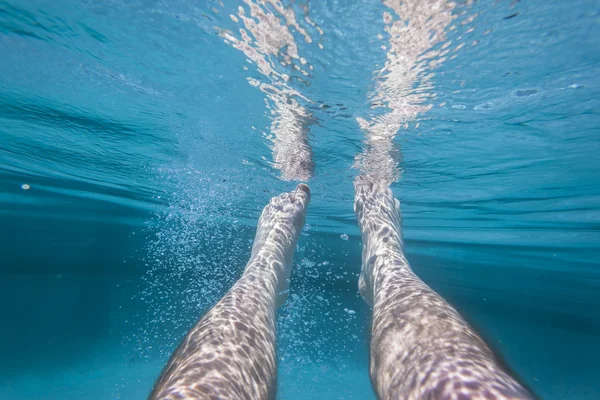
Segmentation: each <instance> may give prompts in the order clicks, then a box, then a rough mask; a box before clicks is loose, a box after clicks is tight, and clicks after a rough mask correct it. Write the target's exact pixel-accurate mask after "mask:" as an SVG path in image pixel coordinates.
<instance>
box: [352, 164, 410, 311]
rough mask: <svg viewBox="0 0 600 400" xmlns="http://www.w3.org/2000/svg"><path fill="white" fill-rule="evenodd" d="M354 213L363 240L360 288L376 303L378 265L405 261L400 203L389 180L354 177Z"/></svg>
mask: <svg viewBox="0 0 600 400" xmlns="http://www.w3.org/2000/svg"><path fill="white" fill-rule="evenodd" d="M354 212H355V213H356V219H357V220H358V226H359V228H360V232H361V235H362V243H363V250H362V267H361V272H360V278H359V279H358V288H359V290H360V294H361V296H362V297H363V299H364V300H365V301H366V302H367V304H369V305H371V306H372V305H373V300H374V299H373V293H374V284H375V276H376V273H377V268H378V266H379V265H380V264H382V261H383V259H388V260H392V259H397V258H400V259H402V260H404V255H403V250H402V231H401V227H402V221H401V218H400V202H399V201H398V200H396V199H395V198H394V196H393V195H392V191H391V190H390V188H389V187H387V185H385V183H383V182H378V181H375V182H373V181H371V180H369V179H368V178H367V177H365V176H358V177H356V179H355V180H354ZM403 262H405V261H403ZM407 266H408V264H407Z"/></svg>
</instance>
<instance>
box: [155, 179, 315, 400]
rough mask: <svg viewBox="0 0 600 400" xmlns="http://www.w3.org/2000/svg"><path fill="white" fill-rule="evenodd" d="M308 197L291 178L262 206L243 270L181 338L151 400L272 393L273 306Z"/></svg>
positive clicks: (260, 396)
mask: <svg viewBox="0 0 600 400" xmlns="http://www.w3.org/2000/svg"><path fill="white" fill-rule="evenodd" d="M309 201H310V191H309V189H308V186H306V185H298V187H297V188H296V190H295V191H293V192H290V193H284V194H282V195H280V196H277V197H274V198H273V199H272V200H271V201H270V203H269V204H268V205H267V206H266V207H265V209H264V210H263V212H262V215H261V217H260V219H259V222H258V229H257V232H256V238H255V240H254V245H253V248H252V255H251V256H250V260H249V261H248V264H247V265H246V268H245V270H244V273H243V275H242V277H241V278H240V279H239V280H238V281H237V282H236V283H235V284H234V285H233V287H232V288H231V289H230V290H229V292H227V294H226V295H225V296H224V297H223V298H222V299H221V301H219V302H218V303H217V304H216V305H215V306H214V307H213V308H212V309H211V310H210V311H209V312H208V313H207V314H206V315H204V317H202V318H201V319H200V320H199V321H198V323H197V324H196V325H195V326H194V327H193V328H192V329H191V330H190V331H189V333H188V334H187V335H186V337H185V338H184V339H183V341H182V343H181V344H180V345H179V347H178V348H177V350H176V351H175V353H174V354H173V356H172V357H171V359H170V360H169V363H168V364H167V366H166V367H165V369H164V370H163V372H162V374H161V376H160V378H159V379H158V381H157V382H156V384H155V386H154V389H153V391H152V393H151V394H150V398H151V399H240V400H242V399H272V398H275V391H276V387H277V385H276V377H277V363H276V358H275V357H276V354H275V313H276V310H277V307H278V306H279V304H281V303H282V302H283V300H284V299H285V295H282V294H281V293H282V292H284V291H285V290H286V289H287V286H288V280H289V276H290V269H291V263H292V258H293V254H294V249H295V247H296V242H297V240H298V235H299V233H300V231H301V229H302V227H303V226H304V219H305V216H306V208H307V206H308V203H309Z"/></svg>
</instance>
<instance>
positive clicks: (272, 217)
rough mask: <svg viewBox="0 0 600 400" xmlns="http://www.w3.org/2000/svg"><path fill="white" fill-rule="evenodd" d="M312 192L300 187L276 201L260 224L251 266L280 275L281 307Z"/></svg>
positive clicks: (278, 280) (265, 212)
mask: <svg viewBox="0 0 600 400" xmlns="http://www.w3.org/2000/svg"><path fill="white" fill-rule="evenodd" d="M309 202H310V189H309V188H308V186H307V185H305V184H303V183H302V184H300V185H298V187H296V189H295V190H293V191H291V192H289V193H283V194H281V195H279V196H277V197H273V198H272V199H271V201H270V202H269V204H267V206H266V207H265V208H264V209H263V212H262V214H261V216H260V219H259V220H258V226H257V230H256V236H255V238H254V244H253V246H252V255H251V256H250V262H249V263H248V266H247V267H246V270H247V269H248V268H249V267H250V266H251V265H254V266H255V265H257V264H261V265H265V266H267V267H268V268H272V269H273V270H274V271H275V273H276V275H277V292H278V293H279V294H280V296H279V297H280V298H279V299H278V304H281V303H283V301H285V298H286V297H287V291H288V287H289V278H290V272H291V266H292V259H293V258H294V250H295V248H296V242H297V241H298V236H299V234H300V231H301V230H302V228H303V227H304V221H305V218H306V209H307V207H308V203H309Z"/></svg>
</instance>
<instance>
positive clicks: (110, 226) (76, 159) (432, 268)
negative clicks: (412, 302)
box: [0, 0, 600, 399]
mask: <svg viewBox="0 0 600 400" xmlns="http://www.w3.org/2000/svg"><path fill="white" fill-rule="evenodd" d="M423 5H426V6H423ZM434 6H435V7H438V6H439V8H435V7H434ZM599 10H600V8H599V7H598V3H597V1H589V0H575V1H571V2H544V1H541V0H532V1H510V0H508V1H504V0H500V1H493V0H485V1H456V2H454V3H452V2H450V1H443V0H438V1H434V0H428V1H424V2H415V1H408V0H406V1H403V2H402V1H391V0H390V1H385V2H373V1H367V0H364V1H359V0H356V1H355V0H349V1H346V2H342V1H333V0H332V1H306V2H290V1H283V2H279V1H275V0H272V1H266V0H265V1H262V0H244V1H239V0H238V1H206V2H194V1H189V0H181V1H172V2H168V1H160V0H138V1H122V0H105V1H88V0H78V1H75V0H65V1H61V2H55V1H49V0H28V1H17V0H10V1H5V0H0V188H1V190H0V227H1V228H2V229H0V250H1V251H0V304H1V305H0V317H1V318H2V321H3V324H2V329H0V353H1V354H2V355H3V356H2V362H0V391H1V392H2V396H0V397H2V398H3V399H4V398H6V399H23V398H32V399H33V398H48V399H54V398H56V399H59V398H60V399H64V398H80V399H88V398H89V399H117V398H121V399H137V398H145V397H146V396H147V394H148V393H149V391H150V389H151V386H152V383H153V381H154V379H155V378H156V377H157V376H158V374H159V373H160V370H161V368H162V365H163V364H164V363H165V362H166V360H167V358H168V356H169V354H170V352H171V351H172V350H173V349H174V347H175V346H176V344H177V342H178V341H179V340H180V339H181V338H182V336H183V335H184V333H185V332H186V330H187V329H189V328H190V327H191V325H192V324H193V322H194V321H195V320H196V319H197V318H198V316H199V315H201V313H202V312H203V311H205V310H206V309H207V308H208V307H210V306H211V305H212V304H214V303H215V302H216V300H217V299H218V298H219V296H221V295H222V294H223V293H224V292H225V291H226V290H227V288H228V287H229V286H230V285H231V284H232V282H234V281H235V279H236V278H237V277H238V276H239V274H240V273H241V271H242V269H243V266H244V264H245V262H246V260H247V258H248V255H249V253H250V246H251V241H252V239H253V235H254V229H255V224H256V221H257V218H258V216H259V214H260V211H261V209H262V207H263V206H264V205H265V204H266V203H267V202H268V200H269V199H270V198H271V197H272V196H274V195H277V194H279V193H281V192H282V191H285V190H290V189H291V188H293V187H294V185H295V181H297V180H306V181H307V182H308V183H309V185H310V186H311V189H312V197H313V200H312V203H311V205H310V208H309V214H308V217H307V226H306V227H305V229H304V231H303V235H302V237H301V239H300V243H299V247H298V249H297V251H296V256H295V261H294V269H293V272H292V281H291V287H290V290H291V292H290V297H289V299H288V301H287V302H286V303H285V304H284V306H283V307H282V309H281V310H280V312H279V314H278V348H279V355H278V357H279V379H278V381H279V390H278V397H279V398H282V399H304V398H331V399H336V398H338V399H352V398H357V399H367V398H374V395H373V393H372V390H371V388H370V383H369V378H368V369H367V367H368V365H367V364H368V341H369V323H370V320H369V318H370V311H369V309H368V307H367V306H366V304H364V302H363V301H362V300H361V299H360V296H359V295H358V290H357V279H358V278H357V276H358V272H359V271H360V250H361V248H360V235H359V233H358V228H357V226H356V222H355V217H354V213H353V210H352V203H353V188H352V180H353V178H354V177H355V176H356V175H357V174H359V173H377V174H380V175H381V176H383V177H385V178H386V179H389V181H390V182H392V189H393V191H394V194H395V195H396V197H398V198H399V199H400V201H401V204H402V214H403V220H404V235H405V240H406V251H407V256H408V259H409V261H410V262H411V264H412V266H413V268H414V269H415V271H416V272H417V273H418V274H419V276H421V277H422V278H423V279H424V280H425V281H426V282H427V283H428V284H429V285H431V286H432V287H433V288H434V289H435V290H437V291H438V292H439V293H441V294H442V295H443V296H444V297H445V298H446V299H448V301H449V302H450V303H452V304H453V305H455V306H456V307H457V309H458V310H459V311H461V313H463V314H464V315H465V317H466V318H467V319H468V320H469V321H470V322H471V323H472V324H473V325H474V326H476V327H477V329H478V330H479V331H480V332H481V333H482V335H483V336H484V337H485V338H486V339H487V340H488V342H490V343H491V344H492V346H493V347H494V348H495V349H496V350H497V351H498V352H499V353H500V354H502V355H503V357H504V359H505V360H506V363H507V364H508V365H509V366H510V368H511V369H513V370H514V371H515V373H516V374H517V375H518V376H519V377H521V378H522V380H523V381H524V382H525V383H526V384H527V385H528V386H530V387H531V388H532V389H533V390H534V391H535V392H536V393H537V394H538V395H539V396H540V398H543V399H596V398H600V384H599V383H598V382H600V380H599V379H598V376H599V374H598V367H597V360H598V359H600V345H599V344H598V343H599V339H600V312H599V310H600V258H599V250H600V233H599V229H600V211H599V208H598V204H599V202H600V178H599V176H600V162H599V161H598V153H599V151H600V140H599V139H598V137H599V134H600V131H599V127H600V115H599V114H600V113H599V110H600V97H599V93H600V90H599V89H600V88H599V85H600V81H599V79H598V75H599V73H600V67H599V66H600V51H599V50H600V11H599ZM241 29H242V30H243V32H242V31H241Z"/></svg>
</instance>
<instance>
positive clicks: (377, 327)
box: [354, 177, 533, 400]
mask: <svg viewBox="0 0 600 400" xmlns="http://www.w3.org/2000/svg"><path fill="white" fill-rule="evenodd" d="M354 186H355V203H354V211H355V213H356V216H357V219H358V224H359V227H360V230H361V234H362V242H363V254H362V271H361V276H360V280H359V288H360V292H361V295H362V296H363V298H364V299H365V301H367V303H369V304H370V305H372V306H373V322H372V327H371V333H372V337H371V354H370V375H371V381H372V382H373V385H374V387H375V391H376V393H377V396H378V397H379V398H380V399H432V400H433V399H444V400H451V399H456V400H469V399H486V400H492V399H497V400H501V399H502V400H504V399H532V398H533V396H532V395H531V394H530V393H529V392H528V391H527V390H526V389H524V388H523V387H522V386H521V385H520V384H519V383H518V382H517V381H516V380H515V379H513V378H512V377H511V376H510V375H508V374H507V373H506V372H505V371H504V370H503V369H502V368H501V366H500V365H499V363H498V361H497V360H496V358H495V357H494V354H493V353H492V351H491V350H490V349H489V348H488V346H487V345H486V344H485V343H484V342H483V341H482V340H481V338H480V337H479V336H478V335H477V334H476V333H475V331H474V330H473V329H472V328H471V327H470V326H469V325H468V324H467V323H466V322H465V320H464V319H463V318H462V317H461V316H460V315H459V314H458V312H457V311H456V310H455V309H454V308H453V307H452V306H450V305H449V304H448V303H446V302H445V301H444V300H443V299H442V298H441V297H440V296H439V295H438V294H437V293H435V292H434V291H433V290H432V289H430V288H429V287H428V286H427V285H426V284H425V283H423V281H421V280H420V279H419V278H418V277H417V276H416V275H415V274H414V273H413V271H412V270H411V268H410V266H409V264H408V262H407V261H406V258H405V256H404V251H403V243H402V233H401V219H400V210H399V208H400V204H399V202H398V201H397V200H396V199H394V197H393V195H392V192H391V190H390V189H389V188H388V187H387V186H386V185H384V184H382V183H377V182H369V181H368V180H367V179H366V178H365V177H358V178H357V179H356V181H355V185H354Z"/></svg>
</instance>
